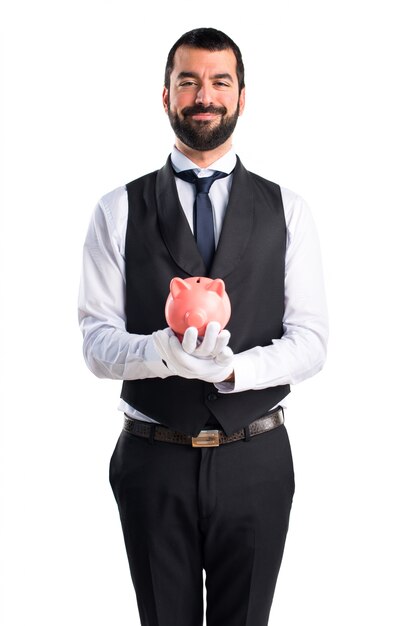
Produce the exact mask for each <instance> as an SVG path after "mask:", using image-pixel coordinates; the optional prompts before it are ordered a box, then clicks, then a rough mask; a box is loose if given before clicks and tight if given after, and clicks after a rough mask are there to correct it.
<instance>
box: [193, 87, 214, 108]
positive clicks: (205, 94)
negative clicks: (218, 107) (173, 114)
mask: <svg viewBox="0 0 416 626" xmlns="http://www.w3.org/2000/svg"><path fill="white" fill-rule="evenodd" d="M195 103H196V104H202V105H203V106H209V105H210V104H212V93H211V89H210V87H209V86H208V85H201V86H200V88H199V89H198V93H197V94H196V98H195Z"/></svg>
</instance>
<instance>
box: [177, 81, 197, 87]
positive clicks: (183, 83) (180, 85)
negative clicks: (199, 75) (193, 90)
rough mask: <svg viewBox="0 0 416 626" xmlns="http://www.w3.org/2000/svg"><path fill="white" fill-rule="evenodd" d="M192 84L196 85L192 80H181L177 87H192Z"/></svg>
mask: <svg viewBox="0 0 416 626" xmlns="http://www.w3.org/2000/svg"><path fill="white" fill-rule="evenodd" d="M194 85H196V83H195V81H193V80H183V81H182V82H180V83H179V87H193V86H194Z"/></svg>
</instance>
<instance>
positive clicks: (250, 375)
mask: <svg viewBox="0 0 416 626" xmlns="http://www.w3.org/2000/svg"><path fill="white" fill-rule="evenodd" d="M255 384H256V368H255V366H254V362H253V359H252V358H251V355H250V354H249V353H248V352H247V353H244V352H242V353H241V354H236V355H234V382H233V383H217V384H216V385H215V386H216V388H217V389H218V391H219V392H220V393H239V392H240V391H248V390H249V389H253V388H254V387H255Z"/></svg>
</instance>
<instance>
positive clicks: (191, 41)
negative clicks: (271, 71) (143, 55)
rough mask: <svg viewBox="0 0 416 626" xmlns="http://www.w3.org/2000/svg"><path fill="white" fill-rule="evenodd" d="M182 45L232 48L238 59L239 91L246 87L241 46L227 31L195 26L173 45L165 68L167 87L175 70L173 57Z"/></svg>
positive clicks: (217, 48)
mask: <svg viewBox="0 0 416 626" xmlns="http://www.w3.org/2000/svg"><path fill="white" fill-rule="evenodd" d="M180 46H188V47H189V48H201V49H202V50H210V51H211V52H216V51H218V50H232V51H233V52H234V55H235V58H236V61H237V78H238V87H239V91H240V92H241V90H242V89H243V87H244V65H243V58H242V56H241V52H240V48H239V47H238V46H237V45H236V44H235V43H234V41H233V40H232V39H231V38H230V37H228V35H226V34H225V33H223V32H221V31H220V30H216V29H215V28H195V29H194V30H190V31H188V32H187V33H185V34H184V35H182V37H180V38H179V39H178V41H177V42H176V43H175V44H174V45H173V46H172V48H171V50H170V52H169V54H168V58H167V61H166V68H165V87H166V89H169V86H170V75H171V73H172V70H173V58H174V56H175V52H176V50H177V49H178V48H179V47H180Z"/></svg>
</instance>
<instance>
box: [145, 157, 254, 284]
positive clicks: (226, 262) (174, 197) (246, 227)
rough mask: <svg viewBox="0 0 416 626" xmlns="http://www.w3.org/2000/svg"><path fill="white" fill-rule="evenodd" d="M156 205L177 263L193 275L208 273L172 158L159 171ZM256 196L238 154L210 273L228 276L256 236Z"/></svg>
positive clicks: (216, 276)
mask: <svg viewBox="0 0 416 626" xmlns="http://www.w3.org/2000/svg"><path fill="white" fill-rule="evenodd" d="M156 205H157V213H158V220H159V227H160V232H161V234H162V237H163V240H164V242H165V245H166V247H167V248H168V250H169V252H170V254H171V256H172V258H173V259H174V260H175V263H177V264H178V265H179V267H181V268H182V269H183V270H184V271H185V272H186V273H187V274H189V275H190V276H205V266H204V262H203V260H202V258H201V255H200V253H199V250H198V247H197V245H196V242H195V239H194V236H193V234H192V231H191V229H190V228H189V224H188V221H187V219H186V217H185V214H184V212H183V210H182V207H181V204H180V201H179V197H178V192H177V189H176V184H175V177H174V174H173V172H172V166H171V164H170V159H168V160H167V162H166V163H165V165H164V166H163V167H162V169H160V170H159V171H158V173H157V178H156ZM253 222H254V197H253V189H252V185H251V181H250V174H249V173H248V172H247V170H246V169H245V168H244V166H243V165H242V163H241V161H240V159H239V158H238V157H237V164H236V167H235V169H234V174H233V184H232V187H231V193H230V199H229V202H228V207H227V210H226V213H225V219H224V223H223V226H222V230H221V236H220V240H219V242H218V247H217V251H216V253H215V256H214V261H213V264H212V268H211V272H210V276H212V277H213V278H224V277H225V276H227V275H228V274H230V273H231V272H232V271H233V270H234V269H236V267H238V264H239V262H240V260H241V258H242V256H243V254H244V251H245V249H246V248H247V245H248V243H249V241H250V237H251V235H252V230H253Z"/></svg>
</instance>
